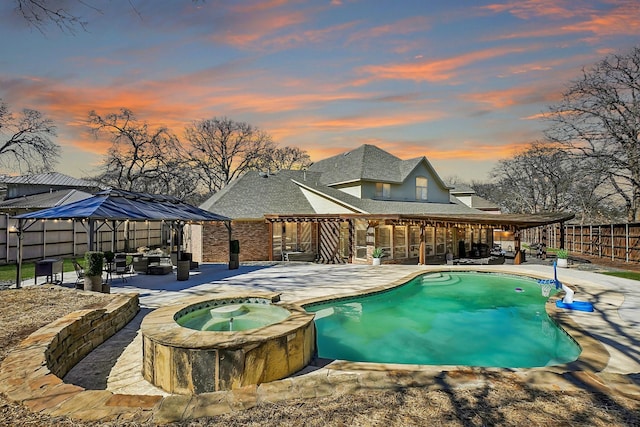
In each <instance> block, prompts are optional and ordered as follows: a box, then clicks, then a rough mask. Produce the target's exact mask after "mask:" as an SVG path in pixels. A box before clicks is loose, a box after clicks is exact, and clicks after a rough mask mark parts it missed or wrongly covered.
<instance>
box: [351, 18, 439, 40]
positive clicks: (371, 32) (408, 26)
mask: <svg viewBox="0 0 640 427" xmlns="http://www.w3.org/2000/svg"><path fill="white" fill-rule="evenodd" d="M428 29H429V22H428V20H427V18H426V17H424V16H414V17H411V18H407V19H402V20H400V21H396V22H394V23H391V24H387V25H380V26H377V27H372V28H368V29H366V30H362V31H358V32H355V33H353V34H352V35H351V36H350V37H349V39H348V42H349V43H353V42H356V41H360V40H368V41H370V40H372V39H378V38H380V37H385V36H388V35H393V34H411V33H414V32H419V31H426V30H428Z"/></svg>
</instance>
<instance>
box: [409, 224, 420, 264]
mask: <svg viewBox="0 0 640 427" xmlns="http://www.w3.org/2000/svg"><path fill="white" fill-rule="evenodd" d="M419 256H420V227H418V226H415V225H412V226H411V227H409V257H410V258H418V257H419Z"/></svg>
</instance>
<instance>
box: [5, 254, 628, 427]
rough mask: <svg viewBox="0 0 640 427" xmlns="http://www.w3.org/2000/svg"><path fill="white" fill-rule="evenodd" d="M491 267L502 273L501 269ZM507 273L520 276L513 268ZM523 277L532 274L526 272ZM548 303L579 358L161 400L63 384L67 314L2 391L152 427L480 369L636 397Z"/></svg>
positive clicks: (456, 380)
mask: <svg viewBox="0 0 640 427" xmlns="http://www.w3.org/2000/svg"><path fill="white" fill-rule="evenodd" d="M452 270H459V271H482V272H485V271H492V270H490V269H489V270H488V269H484V268H483V269H482V270H475V269H469V268H468V267H466V268H456V267H452V266H448V268H447V269H446V270H444V269H443V270H442V271H452ZM430 271H431V270H430ZM433 271H439V270H433ZM494 272H497V273H503V271H501V270H495V271H494ZM423 273H424V272H418V273H415V274H411V275H408V276H407V277H405V278H403V279H401V280H399V281H395V282H394V283H393V284H390V285H385V286H383V287H380V288H379V289H377V291H378V292H382V291H384V290H387V289H390V288H392V287H395V286H398V285H400V284H402V283H405V282H406V281H408V280H410V279H411V278H413V277H415V276H417V275H419V274H423ZM508 274H515V275H518V274H517V273H512V272H509V273H508ZM521 275H523V276H528V277H534V278H535V277H536V275H535V274H531V273H522V274H521ZM538 278H542V277H538ZM563 282H564V281H563ZM565 284H566V285H568V286H571V285H570V284H567V283H565ZM375 291H376V290H374V292H375ZM369 293H371V291H367V292H357V293H354V294H353V295H361V294H369ZM327 299H329V300H330V299H331V298H330V297H329V298H322V299H319V298H316V299H314V300H308V301H306V302H305V303H306V304H309V303H311V302H314V301H319V300H327ZM554 301H555V299H553V298H552V299H551V300H550V301H549V302H548V303H547V304H546V309H547V312H548V313H549V314H550V316H551V317H552V318H553V319H555V320H556V321H557V322H558V323H559V324H560V325H561V326H562V327H563V328H564V329H565V330H566V331H567V332H569V333H570V334H571V335H572V336H573V338H574V339H576V341H577V342H578V343H579V344H580V346H581V347H582V349H583V352H582V354H581V356H580V357H579V358H578V360H577V361H575V362H572V363H569V364H566V365H560V366H552V367H545V368H527V369H502V368H469V367H456V366H418V365H390V364H374V363H353V362H345V361H333V362H331V363H329V364H328V365H327V366H325V367H322V368H317V369H315V370H312V371H311V372H309V373H306V374H303V375H299V376H294V377H290V378H285V379H283V380H278V381H273V382H270V383H263V384H260V385H252V386H246V387H242V388H239V389H234V390H231V391H221V392H212V393H204V394H200V395H169V396H165V397H163V396H149V395H123V394H115V393H113V392H111V391H107V390H85V389H84V388H82V387H79V386H76V385H73V384H65V383H64V382H63V381H62V380H61V379H60V378H59V377H57V376H56V375H54V374H52V373H51V371H50V370H49V368H48V366H47V360H46V357H45V352H46V351H47V350H48V349H50V348H51V347H52V346H54V345H55V342H56V340H57V339H58V338H57V336H58V333H59V331H60V330H62V328H61V327H60V326H59V325H60V324H61V323H65V325H68V323H69V321H70V320H69V319H71V323H73V319H75V318H76V317H78V314H77V313H71V314H70V315H68V316H65V317H64V318H62V319H61V320H60V321H57V322H53V323H52V324H50V325H47V326H45V327H43V328H41V329H39V330H38V331H36V332H34V333H33V334H32V335H30V336H29V337H28V338H26V339H25V340H24V341H23V342H22V343H21V344H20V345H19V346H18V347H17V348H16V349H15V350H14V351H12V352H11V353H10V354H9V355H8V356H7V357H6V358H5V360H4V361H3V362H2V365H1V366H0V392H2V393H4V394H5V395H6V396H7V397H8V398H9V399H11V400H13V401H16V402H20V403H23V404H25V405H26V406H27V407H28V408H29V409H31V410H32V411H37V412H43V413H46V414H49V415H51V416H68V417H70V418H71V419H74V420H80V421H99V422H110V421H111V422H113V421H116V422H138V423H147V422H152V423H154V424H166V423H170V422H175V421H180V420H188V419H193V418H199V417H205V416H215V415H219V414H223V413H228V412H233V411H239V410H244V409H248V408H251V407H254V406H256V405H259V404H262V403H273V402H278V401H284V400H290V399H298V398H316V397H323V396H331V395H343V394H347V393H353V392H355V391H357V390H362V389H378V390H380V389H398V388H403V387H426V388H428V389H441V388H443V387H446V388H451V387H456V386H466V387H469V386H476V387H486V386H487V385H488V384H490V382H491V380H490V376H491V375H485V374H486V373H493V372H504V373H505V374H515V375H517V376H519V377H520V378H522V379H523V380H524V381H526V382H527V384H529V385H530V386H532V387H537V388H540V389H547V390H555V391H558V390H576V389H581V388H585V387H588V388H590V389H594V390H598V391H601V392H604V393H621V394H624V395H626V396H629V397H633V398H636V399H640V387H638V386H637V385H636V384H635V383H634V382H633V381H632V380H631V379H630V378H628V377H627V376H626V375H622V374H613V373H605V372H600V371H601V370H602V368H603V367H604V366H606V363H607V361H608V359H609V354H608V352H607V351H606V349H605V348H604V346H603V345H602V344H601V343H599V342H598V341H596V340H594V339H593V338H591V337H590V336H589V335H588V334H587V333H586V332H584V331H583V330H582V329H581V328H580V327H579V326H578V325H577V324H576V323H575V322H573V321H572V320H571V319H570V318H569V317H568V314H567V313H562V312H560V311H559V310H557V309H556V308H555V303H554ZM56 325H58V326H56ZM56 328H57V329H56Z"/></svg>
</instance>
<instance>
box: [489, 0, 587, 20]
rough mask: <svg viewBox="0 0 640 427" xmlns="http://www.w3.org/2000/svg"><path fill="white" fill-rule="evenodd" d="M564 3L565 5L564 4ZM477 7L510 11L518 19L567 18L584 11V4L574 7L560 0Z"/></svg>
mask: <svg viewBox="0 0 640 427" xmlns="http://www.w3.org/2000/svg"><path fill="white" fill-rule="evenodd" d="M564 5H566V7H565V6H564ZM479 9H484V10H488V11H491V12H493V13H505V12H506V13H510V14H512V15H513V16H516V17H518V18H520V19H524V20H529V19H531V18H536V17H545V18H548V19H554V20H557V19H568V18H572V17H574V16H576V15H580V14H584V13H585V12H586V10H585V5H584V4H582V5H581V6H580V7H576V5H575V2H573V1H570V2H569V3H567V2H563V1H562V0H513V1H509V2H506V3H494V4H489V5H486V6H480V7H479Z"/></svg>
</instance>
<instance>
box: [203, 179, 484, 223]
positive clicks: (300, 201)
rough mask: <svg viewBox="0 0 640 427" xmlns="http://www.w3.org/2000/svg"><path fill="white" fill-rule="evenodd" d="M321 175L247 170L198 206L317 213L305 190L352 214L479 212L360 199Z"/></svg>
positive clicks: (236, 213)
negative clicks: (335, 186) (323, 178)
mask: <svg viewBox="0 0 640 427" xmlns="http://www.w3.org/2000/svg"><path fill="white" fill-rule="evenodd" d="M320 177H321V176H320V174H319V173H318V172H315V171H314V172H312V171H293V170H282V171H280V172H278V173H276V174H272V175H266V174H264V173H259V172H247V173H246V174H244V175H243V176H241V177H240V178H238V179H237V180H235V181H233V182H231V183H230V184H229V185H227V186H226V187H225V188H224V189H222V190H221V191H220V192H218V193H216V194H214V195H213V196H211V197H210V198H209V199H208V200H207V201H205V202H204V203H202V204H201V205H200V207H201V208H202V209H206V210H211V211H215V212H217V213H219V214H221V215H225V216H228V217H231V218H233V219H259V218H263V217H264V216H265V215H291V214H299V215H311V214H319V213H321V212H316V210H315V209H314V208H313V206H312V204H311V203H310V202H309V200H308V199H307V197H306V196H305V194H304V191H309V192H312V193H314V194H316V195H317V196H319V197H322V198H323V199H325V200H327V201H328V202H330V203H333V204H334V205H339V207H340V208H344V209H347V210H349V211H351V212H354V213H362V214H366V213H370V214H387V213H394V214H430V213H437V214H450V213H455V214H461V215H462V214H473V213H480V211H478V210H476V209H472V208H469V207H468V206H466V205H464V204H463V203H459V202H458V201H457V199H455V198H452V199H451V200H452V201H451V203H425V202H401V201H388V200H370V199H360V198H358V197H356V196H353V195H351V194H348V193H345V192H343V191H340V190H338V189H335V188H332V187H329V186H327V185H325V184H323V183H322V182H320ZM329 209H330V208H329ZM340 211H341V212H344V210H343V209H340ZM322 213H326V212H322Z"/></svg>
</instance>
